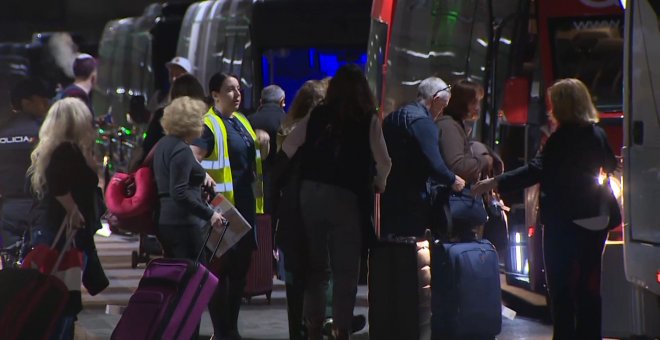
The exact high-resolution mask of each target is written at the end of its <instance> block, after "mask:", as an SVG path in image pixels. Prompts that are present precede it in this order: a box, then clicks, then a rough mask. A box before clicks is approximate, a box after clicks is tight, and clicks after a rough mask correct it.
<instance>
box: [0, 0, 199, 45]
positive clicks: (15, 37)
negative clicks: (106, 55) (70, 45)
mask: <svg viewBox="0 0 660 340" xmlns="http://www.w3.org/2000/svg"><path fill="white" fill-rule="evenodd" d="M154 2H159V1H154V0H0V42H9V41H11V42H28V41H30V40H31V37H32V33H34V32H48V31H71V32H76V33H79V34H81V35H82V37H83V38H84V39H85V40H86V41H89V40H92V41H98V40H99V38H100V37H101V32H102V31H103V27H104V26H105V24H106V23H107V22H108V21H109V20H112V19H118V18H124V17H131V16H140V15H141V14H142V11H143V10H144V8H145V7H146V6H147V5H148V4H150V3H154ZM171 2H172V1H171ZM175 2H186V3H189V2H193V1H175Z"/></svg>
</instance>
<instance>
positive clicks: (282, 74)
mask: <svg viewBox="0 0 660 340" xmlns="http://www.w3.org/2000/svg"><path fill="white" fill-rule="evenodd" d="M366 61H367V55H366V53H365V51H364V49H362V48H313V47H310V48H291V49H287V48H280V49H271V50H266V51H264V53H263V55H262V69H261V71H262V77H263V78H262V79H263V85H264V86H268V85H270V84H276V85H279V86H280V87H282V89H284V92H285V93H286V105H289V104H290V103H291V101H292V100H293V97H294V96H295V94H296V92H297V91H298V89H299V88H300V87H301V86H302V84H303V83H304V82H305V81H307V80H310V79H323V78H325V77H331V76H333V75H334V74H335V72H337V70H338V69H339V68H340V67H341V66H342V65H344V64H348V63H353V64H358V65H360V66H362V67H364V65H365V63H366Z"/></svg>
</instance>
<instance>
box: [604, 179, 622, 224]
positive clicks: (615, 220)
mask: <svg viewBox="0 0 660 340" xmlns="http://www.w3.org/2000/svg"><path fill="white" fill-rule="evenodd" d="M601 188H602V191H603V196H604V197H603V198H602V200H603V203H602V206H603V208H602V209H603V210H604V211H607V214H608V215H609V217H610V219H609V221H608V222H607V228H606V229H607V230H612V229H614V228H616V227H618V226H619V225H621V222H623V218H622V217H621V207H620V206H619V202H618V201H617V199H616V197H615V196H614V192H613V191H612V187H611V186H610V176H609V174H608V175H607V177H606V178H605V181H604V182H603V184H602V185H601Z"/></svg>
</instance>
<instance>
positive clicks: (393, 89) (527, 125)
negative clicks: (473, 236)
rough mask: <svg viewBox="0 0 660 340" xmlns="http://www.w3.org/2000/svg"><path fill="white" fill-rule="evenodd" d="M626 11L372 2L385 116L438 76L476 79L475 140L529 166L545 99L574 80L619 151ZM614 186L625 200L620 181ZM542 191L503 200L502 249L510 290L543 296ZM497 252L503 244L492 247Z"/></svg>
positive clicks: (373, 46)
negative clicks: (480, 101) (480, 94)
mask: <svg viewBox="0 0 660 340" xmlns="http://www.w3.org/2000/svg"><path fill="white" fill-rule="evenodd" d="M623 19H624V18H623V11H622V9H621V7H620V4H619V2H618V1H617V0H532V1H525V0H500V1H493V0H472V1H460V2H455V1H441V0H437V1H432V2H418V1H414V0H374V3H373V8H372V23H371V33H370V40H369V46H368V61H367V76H368V78H369V81H370V84H371V86H372V90H373V91H374V93H375V94H376V95H377V98H378V100H379V101H380V113H381V115H383V116H384V115H386V114H388V113H389V112H391V111H393V110H394V109H395V108H397V107H398V106H400V105H402V104H404V103H405V102H407V101H411V100H413V99H414V98H415V96H416V85H417V84H419V82H420V81H421V80H423V79H424V78H426V77H428V76H431V75H436V76H439V77H441V78H442V79H444V80H445V81H446V82H453V81H455V80H457V79H460V78H471V79H472V80H475V81H478V82H481V83H482V85H483V86H484V88H485V89H486V97H485V98H484V107H483V109H482V117H481V120H480V122H479V123H478V125H477V126H476V127H475V129H473V131H474V132H473V134H474V135H473V136H472V137H474V138H475V139H479V140H481V141H482V142H485V143H487V144H489V145H491V146H492V147H494V148H495V149H496V150H497V151H498V152H499V153H500V154H501V156H502V157H503V159H504V163H505V166H506V169H507V170H508V169H513V168H516V167H518V166H521V165H523V164H525V162H527V161H528V160H529V159H531V158H532V157H533V156H534V155H535V154H536V153H537V152H538V150H539V148H540V146H541V145H542V143H543V141H544V139H545V137H547V135H548V134H549V133H550V131H551V127H550V126H549V123H548V119H547V116H548V115H547V108H546V99H545V92H546V89H547V88H548V87H549V86H550V85H551V84H552V83H553V82H554V81H555V80H557V79H561V78H566V77H575V78H579V79H581V80H582V81H583V82H584V83H585V84H586V85H587V86H588V87H589V88H590V90H591V92H592V94H593V97H594V100H595V101H596V106H597V108H598V109H599V111H600V112H601V125H602V126H603V127H604V128H605V130H606V132H607V133H608V136H609V139H610V143H611V145H612V147H613V149H614V150H617V153H620V152H619V151H620V150H621V146H622V105H623V98H622V79H623V75H622V71H623V68H622V65H623V60H622V50H623V27H624V20H623ZM612 182H613V183H615V184H614V185H615V186H617V193H619V192H620V188H621V186H620V178H616V180H615V181H612ZM537 198H538V190H534V189H529V190H525V191H519V192H513V193H508V194H506V195H503V199H504V202H505V204H506V205H507V206H509V207H510V208H511V211H510V212H509V216H508V217H509V219H508V230H501V231H499V232H504V233H506V234H507V237H508V240H509V242H508V244H506V245H500V246H499V249H498V250H499V252H500V256H501V257H502V262H503V263H502V265H503V271H504V272H505V274H506V277H507V282H508V283H509V284H514V285H518V286H522V287H523V288H527V289H530V290H532V291H535V292H539V293H542V294H545V278H544V271H543V260H542V253H541V232H540V229H539V223H538V217H537V213H536V212H537V206H538V203H537V202H538V200H537ZM496 246H497V245H496Z"/></svg>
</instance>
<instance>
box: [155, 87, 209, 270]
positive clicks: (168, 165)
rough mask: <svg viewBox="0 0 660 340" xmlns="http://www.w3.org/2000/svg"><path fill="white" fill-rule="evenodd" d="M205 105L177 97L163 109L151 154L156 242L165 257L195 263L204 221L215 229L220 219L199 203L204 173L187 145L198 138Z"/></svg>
mask: <svg viewBox="0 0 660 340" xmlns="http://www.w3.org/2000/svg"><path fill="white" fill-rule="evenodd" d="M206 109H207V107H206V104H204V102H202V101H201V100H198V99H193V98H191V97H179V98H176V99H174V100H173V101H172V102H171V103H170V105H168V106H167V107H165V112H164V113H163V118H162V119H161V125H162V126H163V130H164V131H165V137H163V138H162V139H161V140H160V141H159V142H158V145H157V146H156V151H155V153H154V161H153V167H154V175H155V177H156V185H157V187H158V196H159V197H160V212H159V216H158V233H159V235H158V239H159V240H160V242H161V244H162V245H163V250H164V252H165V257H169V258H184V259H190V260H195V259H196V257H197V254H198V253H199V250H200V249H201V248H202V246H203V244H202V243H203V242H204V241H203V237H202V231H201V228H202V226H203V224H205V222H206V221H210V222H211V224H212V225H214V226H219V225H220V223H221V221H222V215H220V214H218V213H217V212H214V211H213V210H212V209H211V208H209V207H208V205H207V204H205V203H204V202H203V201H202V185H203V183H204V179H205V178H206V171H204V168H202V166H201V165H200V164H199V162H197V160H196V159H195V156H194V155H193V153H192V150H191V149H190V143H191V142H192V141H193V140H194V139H196V138H199V136H200V135H201V134H202V127H203V116H204V113H205V112H206Z"/></svg>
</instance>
